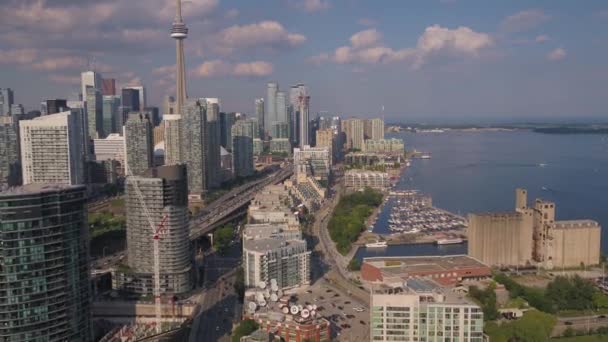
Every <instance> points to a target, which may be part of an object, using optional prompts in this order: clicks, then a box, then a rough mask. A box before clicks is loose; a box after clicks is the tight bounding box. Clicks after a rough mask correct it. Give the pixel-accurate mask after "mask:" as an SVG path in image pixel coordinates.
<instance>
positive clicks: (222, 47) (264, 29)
mask: <svg viewBox="0 0 608 342" xmlns="http://www.w3.org/2000/svg"><path fill="white" fill-rule="evenodd" d="M215 40H216V44H212V47H214V48H215V49H216V50H218V51H219V52H221V53H226V54H228V53H232V52H234V51H235V50H239V49H248V48H257V49H259V48H271V49H279V48H293V47H296V46H299V45H301V44H303V43H304V42H305V41H306V37H305V36H304V35H301V34H299V33H291V32H289V31H287V30H286V29H285V27H283V25H281V24H280V23H279V22H276V21H262V22H259V23H255V24H250V25H234V26H231V27H228V28H226V29H224V30H222V31H221V32H219V33H218V35H217V37H216V38H215Z"/></svg>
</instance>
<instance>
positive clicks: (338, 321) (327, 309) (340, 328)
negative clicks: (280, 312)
mask: <svg viewBox="0 0 608 342" xmlns="http://www.w3.org/2000/svg"><path fill="white" fill-rule="evenodd" d="M296 296H297V301H298V303H303V304H316V305H317V307H318V309H317V312H318V313H319V314H320V315H322V317H324V318H325V319H327V320H328V321H330V322H331V331H332V336H335V337H336V339H337V340H338V341H369V326H368V321H369V311H368V310H367V308H364V306H363V305H362V304H361V303H359V302H357V301H355V300H353V299H352V298H350V297H347V296H345V295H344V294H342V293H340V292H338V290H337V289H336V288H334V287H332V286H331V284H329V283H327V281H325V280H324V279H323V278H321V279H319V280H318V281H317V282H316V283H315V284H314V285H312V286H310V287H308V288H302V289H299V290H298V292H297V293H296Z"/></svg>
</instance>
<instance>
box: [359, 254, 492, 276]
mask: <svg viewBox="0 0 608 342" xmlns="http://www.w3.org/2000/svg"><path fill="white" fill-rule="evenodd" d="M363 262H364V263H367V264H370V265H372V266H374V267H377V268H380V269H382V271H383V272H389V273H403V272H405V271H409V272H424V271H426V272H437V271H448V270H455V269H468V268H479V267H487V266H486V265H484V264H483V263H481V262H479V261H478V260H477V259H475V258H472V257H470V256H468V255H449V256H414V257H372V258H365V259H363Z"/></svg>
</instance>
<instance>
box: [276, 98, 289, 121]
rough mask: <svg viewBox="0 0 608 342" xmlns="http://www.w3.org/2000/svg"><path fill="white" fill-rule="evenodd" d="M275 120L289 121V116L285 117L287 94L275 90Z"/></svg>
mask: <svg viewBox="0 0 608 342" xmlns="http://www.w3.org/2000/svg"><path fill="white" fill-rule="evenodd" d="M277 122H281V123H287V122H289V118H288V117H287V95H286V94H285V93H284V92H282V91H279V92H277Z"/></svg>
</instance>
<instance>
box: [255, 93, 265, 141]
mask: <svg viewBox="0 0 608 342" xmlns="http://www.w3.org/2000/svg"><path fill="white" fill-rule="evenodd" d="M255 117H256V118H258V125H259V127H260V133H262V132H263V131H264V127H265V126H264V120H265V117H264V99H255Z"/></svg>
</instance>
